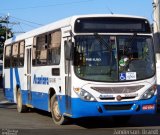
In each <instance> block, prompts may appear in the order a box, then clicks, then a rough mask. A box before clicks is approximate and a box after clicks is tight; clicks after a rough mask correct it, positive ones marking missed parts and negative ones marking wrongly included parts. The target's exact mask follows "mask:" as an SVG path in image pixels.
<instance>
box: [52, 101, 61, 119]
mask: <svg viewBox="0 0 160 135" xmlns="http://www.w3.org/2000/svg"><path fill="white" fill-rule="evenodd" d="M53 113H54V116H55V118H56V119H58V120H59V119H60V118H61V114H60V111H59V107H58V102H55V103H54V105H53Z"/></svg>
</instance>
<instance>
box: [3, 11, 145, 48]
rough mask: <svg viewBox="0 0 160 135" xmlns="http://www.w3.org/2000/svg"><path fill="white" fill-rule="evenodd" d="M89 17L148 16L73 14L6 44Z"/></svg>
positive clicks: (15, 37)
mask: <svg viewBox="0 0 160 135" xmlns="http://www.w3.org/2000/svg"><path fill="white" fill-rule="evenodd" d="M88 17H92V18H93V17H125V18H139V19H146V18H144V17H141V16H131V15H122V14H88V15H75V16H71V17H68V18H65V19H62V20H59V21H56V22H53V23H50V24H47V25H44V26H42V27H39V28H37V29H34V30H31V31H28V32H26V33H23V34H20V35H17V36H14V37H12V38H10V39H8V40H6V42H5V45H7V44H10V43H13V42H17V41H20V40H24V39H27V38H30V37H34V36H36V35H39V34H43V33H45V32H48V31H53V30H56V29H59V28H62V27H66V26H70V25H72V24H73V23H74V21H75V20H76V19H77V18H88Z"/></svg>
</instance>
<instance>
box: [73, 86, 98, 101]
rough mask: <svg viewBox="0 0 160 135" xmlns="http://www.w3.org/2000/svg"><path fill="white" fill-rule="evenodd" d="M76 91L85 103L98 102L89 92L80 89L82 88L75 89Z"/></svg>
mask: <svg viewBox="0 0 160 135" xmlns="http://www.w3.org/2000/svg"><path fill="white" fill-rule="evenodd" d="M74 91H75V92H76V94H77V95H78V96H79V97H80V98H81V99H83V100H85V101H96V99H95V97H93V96H92V95H91V94H90V93H89V92H87V91H85V90H83V89H80V88H74Z"/></svg>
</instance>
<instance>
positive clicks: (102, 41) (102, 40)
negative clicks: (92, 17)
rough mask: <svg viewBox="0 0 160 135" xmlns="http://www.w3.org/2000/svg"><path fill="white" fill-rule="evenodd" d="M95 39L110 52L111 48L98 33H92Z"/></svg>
mask: <svg viewBox="0 0 160 135" xmlns="http://www.w3.org/2000/svg"><path fill="white" fill-rule="evenodd" d="M94 36H95V37H96V39H98V41H99V43H100V44H102V45H104V46H105V47H106V48H107V50H108V51H111V46H110V44H109V43H108V42H106V41H105V40H104V39H103V38H102V37H101V36H100V35H99V34H98V33H94Z"/></svg>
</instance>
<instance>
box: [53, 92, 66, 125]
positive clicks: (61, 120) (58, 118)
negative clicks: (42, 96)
mask: <svg viewBox="0 0 160 135" xmlns="http://www.w3.org/2000/svg"><path fill="white" fill-rule="evenodd" d="M51 114H52V119H53V122H54V123H55V124H57V125H63V124H66V122H67V118H65V117H64V116H63V115H62V114H61V113H60V110H59V105H58V100H57V98H56V95H53V96H52V97H51Z"/></svg>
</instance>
